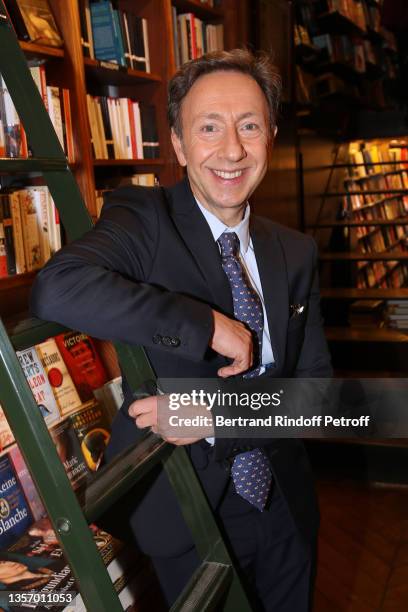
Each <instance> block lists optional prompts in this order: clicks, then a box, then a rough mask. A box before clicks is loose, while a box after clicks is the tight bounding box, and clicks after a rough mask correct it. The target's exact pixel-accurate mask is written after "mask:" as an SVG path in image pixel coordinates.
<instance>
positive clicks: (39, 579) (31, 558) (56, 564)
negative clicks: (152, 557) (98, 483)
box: [0, 518, 140, 612]
mask: <svg viewBox="0 0 408 612" xmlns="http://www.w3.org/2000/svg"><path fill="white" fill-rule="evenodd" d="M90 529H91V531H92V535H93V537H94V540H95V544H96V545H97V547H98V549H99V552H100V554H101V557H102V559H103V562H104V564H105V566H106V568H107V571H108V573H109V575H111V574H112V576H113V577H112V578H111V579H112V581H113V582H116V581H117V576H118V575H119V574H120V575H124V574H125V573H126V574H127V573H128V572H130V571H131V570H132V569H133V568H134V567H135V565H136V566H137V567H139V566H140V555H138V557H137V554H136V553H135V554H133V557H130V556H129V555H128V554H127V555H124V552H127V549H124V547H123V544H122V542H120V541H119V540H116V539H115V538H113V537H112V536H111V535H110V534H108V533H107V532H106V531H102V530H101V529H99V528H98V527H96V526H95V525H90ZM137 558H139V561H138V562H137V561H136V560H137ZM1 559H2V561H1V562H2V577H3V576H4V580H3V579H2V582H0V585H1V584H2V585H4V586H3V589H7V590H13V591H31V590H34V591H35V592H43V593H49V594H52V593H54V592H56V591H58V592H66V591H71V592H74V593H78V587H77V584H76V582H75V579H74V576H73V575H72V571H71V568H70V566H69V564H68V563H67V561H66V558H65V556H64V553H63V551H62V549H61V546H60V544H59V542H58V540H57V537H56V535H55V532H54V530H53V528H52V525H51V523H50V520H49V519H48V518H44V519H41V520H39V521H37V522H36V523H34V524H33V525H32V526H31V527H30V528H29V529H28V531H27V532H26V533H25V534H24V535H23V536H22V537H21V538H20V539H19V540H18V541H17V542H15V543H14V544H13V545H12V546H11V547H10V548H9V549H8V550H7V551H4V552H2V553H1ZM1 597H2V594H1V590H0V605H2V604H3V601H2V600H1ZM77 598H78V601H77ZM77 598H75V600H74V601H73V602H72V603H71V604H67V605H66V607H64V608H63V607H62V606H61V605H59V606H58V605H52V603H51V604H49V605H47V606H46V607H45V606H44V604H37V605H36V604H35V603H32V604H30V606H29V607H30V609H32V610H38V611H42V610H45V609H47V610H49V611H50V612H57V610H58V611H61V610H64V611H66V612H67V611H68V610H70V611H71V610H72V611H77V610H78V611H79V610H84V611H86V608H85V606H84V605H83V602H82V598H81V597H80V595H79V594H78V595H77ZM5 602H6V603H7V600H5ZM3 605H4V604H3ZM5 610H7V612H20V611H21V607H17V606H11V605H9V604H8V605H7V607H5Z"/></svg>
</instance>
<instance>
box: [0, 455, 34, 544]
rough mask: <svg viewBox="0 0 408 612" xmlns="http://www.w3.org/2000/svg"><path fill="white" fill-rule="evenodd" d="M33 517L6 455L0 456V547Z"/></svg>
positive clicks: (24, 529)
mask: <svg viewBox="0 0 408 612" xmlns="http://www.w3.org/2000/svg"><path fill="white" fill-rule="evenodd" d="M32 522H33V517H32V514H31V511H30V506H29V505H28V502H27V500H26V498H25V495H24V493H23V489H22V488H21V486H20V483H19V482H18V479H17V476H16V473H15V472H14V469H13V466H12V464H11V461H10V458H9V456H8V455H3V457H0V549H1V550H4V549H5V548H7V547H8V546H10V545H11V544H12V543H13V542H15V541H16V540H18V538H19V537H21V535H22V534H23V533H24V532H25V531H26V530H27V529H28V527H29V526H30V525H31V524H32Z"/></svg>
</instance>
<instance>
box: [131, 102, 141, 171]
mask: <svg viewBox="0 0 408 612" xmlns="http://www.w3.org/2000/svg"><path fill="white" fill-rule="evenodd" d="M133 115H134V119H135V129H136V150H137V159H143V157H144V155H143V136H142V120H141V116H140V106H139V103H138V102H133Z"/></svg>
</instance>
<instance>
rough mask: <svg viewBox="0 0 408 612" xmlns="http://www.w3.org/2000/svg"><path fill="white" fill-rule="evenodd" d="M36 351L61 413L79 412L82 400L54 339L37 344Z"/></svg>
mask: <svg viewBox="0 0 408 612" xmlns="http://www.w3.org/2000/svg"><path fill="white" fill-rule="evenodd" d="M35 349H36V351H37V354H38V356H39V357H40V360H41V363H42V366H43V368H44V370H45V371H46V373H47V376H48V380H49V383H50V385H51V388H52V391H53V393H54V397H55V400H56V402H57V405H58V408H59V411H60V413H61V414H62V415H63V416H64V415H66V414H69V413H70V412H74V411H75V410H78V409H79V408H80V407H81V399H80V397H79V395H78V393H77V390H76V389H75V385H74V383H73V381H72V378H71V376H70V374H69V372H68V369H67V366H66V365H65V362H64V360H63V358H62V356H61V353H60V352H59V349H58V346H57V343H56V342H55V340H54V338H49V339H48V340H46V341H45V342H42V343H41V344H37V345H36V347H35Z"/></svg>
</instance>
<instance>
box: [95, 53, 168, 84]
mask: <svg viewBox="0 0 408 612" xmlns="http://www.w3.org/2000/svg"><path fill="white" fill-rule="evenodd" d="M84 65H85V71H86V74H87V76H88V77H90V78H92V80H94V81H97V82H99V83H103V84H106V85H132V84H134V83H138V84H143V83H161V82H162V78H161V76H160V75H159V74H155V73H152V72H143V71H142V70H133V69H132V68H125V67H123V66H118V65H117V64H114V63H111V62H100V61H99V60H95V59H92V58H90V57H84Z"/></svg>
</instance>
